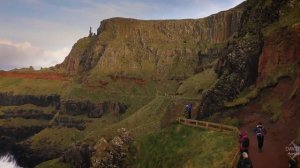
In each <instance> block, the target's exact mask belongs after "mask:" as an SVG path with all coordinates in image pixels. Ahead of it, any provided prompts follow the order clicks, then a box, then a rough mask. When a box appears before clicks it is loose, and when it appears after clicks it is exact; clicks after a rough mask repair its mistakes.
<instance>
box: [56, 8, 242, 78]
mask: <svg viewBox="0 0 300 168" xmlns="http://www.w3.org/2000/svg"><path fill="white" fill-rule="evenodd" d="M242 10H243V8H242V7H236V8H234V9H231V10H228V11H225V12H220V13H218V14H215V15H211V16H209V17H207V18H204V19H186V20H149V21H148V20H135V19H125V18H112V19H107V20H104V21H102V22H101V26H100V27H99V29H98V31H97V35H95V36H91V37H85V38H82V39H80V40H79V41H78V42H77V43H76V44H75V45H74V46H73V48H72V51H71V52H70V54H69V55H68V57H67V58H66V59H65V61H64V62H63V63H62V64H60V65H57V67H58V68H60V69H63V71H64V72H66V73H67V74H69V75H76V74H80V73H84V72H88V71H91V74H94V75H97V74H105V75H113V76H127V77H130V76H131V77H132V76H133V77H154V78H183V77H186V76H190V75H191V74H193V73H194V71H195V69H196V68H197V66H198V63H199V60H200V58H199V52H201V51H202V52H203V50H204V49H207V48H209V47H212V46H214V45H215V44H218V43H223V42H225V41H227V40H228V38H229V37H230V36H231V35H232V34H233V33H234V32H236V31H237V30H238V26H239V24H240V18H241V14H242Z"/></svg>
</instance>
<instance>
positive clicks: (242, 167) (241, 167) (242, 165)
mask: <svg viewBox="0 0 300 168" xmlns="http://www.w3.org/2000/svg"><path fill="white" fill-rule="evenodd" d="M238 168H253V165H252V161H251V160H250V159H249V156H248V154H247V153H246V152H243V153H242V157H241V158H240V160H239V163H238Z"/></svg>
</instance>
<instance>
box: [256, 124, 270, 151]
mask: <svg viewBox="0 0 300 168" xmlns="http://www.w3.org/2000/svg"><path fill="white" fill-rule="evenodd" d="M254 131H255V133H256V138H257V144H258V149H259V151H260V152H262V148H263V145H264V139H265V135H266V134H267V131H266V129H265V127H264V126H263V125H262V123H261V122H259V123H258V124H257V126H256V128H255V130H254Z"/></svg>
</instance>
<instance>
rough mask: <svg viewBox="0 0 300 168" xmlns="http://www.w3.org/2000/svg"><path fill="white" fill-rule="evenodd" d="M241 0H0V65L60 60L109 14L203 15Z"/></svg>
mask: <svg viewBox="0 0 300 168" xmlns="http://www.w3.org/2000/svg"><path fill="white" fill-rule="evenodd" d="M242 1H243V0H0V25H1V27H0V69H2V70H10V69H13V68H22V67H29V66H33V67H34V68H35V69H40V68H41V67H49V66H54V65H56V64H58V63H61V62H62V61H63V60H64V58H65V57H66V56H67V55H68V53H69V52H70V50H71V48H72V46H73V44H74V43H75V42H76V41H77V40H78V39H79V38H82V37H85V36H87V35H88V33H89V28H90V26H91V27H92V31H93V32H96V30H97V28H98V27H99V25H100V21H101V20H103V19H107V18H111V17H127V18H136V19H155V20H156V19H186V18H194V19H196V18H202V17H206V16H209V15H211V14H214V13H217V12H219V11H223V10H227V9H230V8H232V7H234V6H236V5H238V4H240V3H241V2H242Z"/></svg>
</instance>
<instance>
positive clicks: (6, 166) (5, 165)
mask: <svg viewBox="0 0 300 168" xmlns="http://www.w3.org/2000/svg"><path fill="white" fill-rule="evenodd" d="M0 167H1V168H21V167H20V166H18V165H17V162H16V160H15V158H14V157H13V156H12V155H10V154H7V155H4V156H1V157H0Z"/></svg>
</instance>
